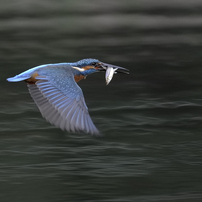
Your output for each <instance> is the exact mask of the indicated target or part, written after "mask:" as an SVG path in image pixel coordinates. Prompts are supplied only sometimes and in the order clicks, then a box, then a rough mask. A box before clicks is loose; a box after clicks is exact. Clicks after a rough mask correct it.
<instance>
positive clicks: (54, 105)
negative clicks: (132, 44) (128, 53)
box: [7, 59, 128, 134]
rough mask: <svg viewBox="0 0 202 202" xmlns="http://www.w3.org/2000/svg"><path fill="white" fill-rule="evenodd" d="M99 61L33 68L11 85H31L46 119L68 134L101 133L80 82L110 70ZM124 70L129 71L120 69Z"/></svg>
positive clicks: (33, 95) (31, 92)
mask: <svg viewBox="0 0 202 202" xmlns="http://www.w3.org/2000/svg"><path fill="white" fill-rule="evenodd" d="M107 65H109V64H105V63H101V62H100V61H99V60H96V59H84V60H80V61H78V62H76V63H57V64H46V65H40V66H37V67H34V68H31V69H29V70H27V71H25V72H23V73H21V74H19V75H16V76H15V77H12V78H8V79H7V80H8V81H10V82H18V81H25V82H27V85H28V89H29V92H30V94H31V96H32V98H33V100H34V101H35V103H36V105H37V106H38V108H39V110H40V112H41V114H42V116H43V117H44V118H45V119H46V120H47V121H49V122H50V123H51V124H53V125H55V126H56V127H59V128H61V129H62V130H67V131H72V132H75V131H83V132H86V133H91V134H99V131H98V130H97V128H96V127H95V125H94V124H93V122H92V120H91V118H90V115H89V113H88V108H87V106H86V104H85V100H84V96H83V93H82V90H81V88H80V87H79V86H78V85H77V82H78V81H80V80H81V79H84V78H85V77H86V76H88V75H89V74H92V73H94V72H98V71H102V70H106V69H107ZM120 71H121V72H124V73H128V70H127V69H125V68H121V67H120Z"/></svg>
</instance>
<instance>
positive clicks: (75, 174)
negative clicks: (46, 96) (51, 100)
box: [0, 0, 202, 202]
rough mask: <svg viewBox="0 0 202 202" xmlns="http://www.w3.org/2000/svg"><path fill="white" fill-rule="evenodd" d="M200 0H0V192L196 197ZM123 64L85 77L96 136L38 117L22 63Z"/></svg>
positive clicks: (42, 199) (200, 195) (200, 194)
mask: <svg viewBox="0 0 202 202" xmlns="http://www.w3.org/2000/svg"><path fill="white" fill-rule="evenodd" d="M201 10H202V1H199V0H198V1H197V0H193V1H189V0H178V1H176V0H170V1H164V0H154V1H150V0H137V1H136V0H135V1H134V0H124V1H123V0H102V1H101V0H100V1H99V0H94V1H91V0H77V1H73V0H63V1H58V0H55V1H48V0H18V1H16V0H9V1H8V0H7V1H5V0H1V1H0V70H1V71H0V72H1V73H0V92H1V108H0V201H2V202H4V201H5V202H13V201H15V202H18V201H20V202H27V201H29V202H32V201H33V202H35V201H37V202H52V201H53V202H55V201H75V202H78V201H86V202H87V201H124V202H125V201H137V202H142V201H155V202H156V201H172V202H179V201H180V202H181V201H183V202H184V201H202V174H201V171H202V133H201V132H202V74H201V73H202V69H201V66H202V32H201V31H202V15H201ZM89 57H91V58H97V59H99V60H100V61H103V62H106V63H111V64H115V65H119V66H123V67H125V68H128V69H130V75H123V74H117V75H115V76H114V78H113V80H112V81H111V83H110V85H109V86H106V85H105V78H104V73H97V74H93V75H91V76H89V77H88V78H87V79H86V80H85V81H81V82H80V83H79V85H80V86H81V88H82V89H83V92H84V95H85V100H86V103H87V105H88V107H89V111H90V114H91V117H92V119H93V121H94V123H95V125H96V126H97V127H98V129H99V130H100V131H101V132H102V134H103V136H102V137H100V138H97V137H94V136H90V135H87V134H69V133H67V132H63V131H61V130H60V129H56V128H55V127H53V126H51V125H50V124H49V123H47V122H46V121H45V120H44V119H43V118H42V117H41V115H40V113H39V112H38V109H37V107H36V106H35V104H34V102H33V101H32V99H31V98H30V95H29V93H28V90H27V87H26V85H25V83H23V82H21V83H8V82H7V81H6V78H7V77H12V76H14V75H16V74H18V73H21V72H22V71H25V70H27V69H29V68H31V67H34V66H37V65H41V64H47V63H57V62H74V61H77V60H80V59H83V58H89Z"/></svg>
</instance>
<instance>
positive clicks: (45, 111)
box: [28, 75, 99, 134]
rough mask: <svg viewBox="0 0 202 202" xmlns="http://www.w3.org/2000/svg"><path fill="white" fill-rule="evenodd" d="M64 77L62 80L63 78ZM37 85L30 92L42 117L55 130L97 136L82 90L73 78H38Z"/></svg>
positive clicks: (30, 86) (30, 85)
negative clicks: (80, 132)
mask: <svg viewBox="0 0 202 202" xmlns="http://www.w3.org/2000/svg"><path fill="white" fill-rule="evenodd" d="M61 77H62V78H61ZM37 79H39V80H38V81H37V82H36V84H35V85H34V84H28V88H29V92H30V94H31V96H32V98H33V100H34V101H35V103H36V104H37V106H38V108H39V110H40V112H41V114H42V116H43V117H44V118H45V119H46V120H47V121H49V122H50V123H51V124H53V125H55V126H56V127H59V128H61V129H62V130H67V131H72V132H75V131H84V132H86V133H91V134H98V133H99V131H98V130H97V128H96V127H95V125H94V124H93V122H92V120H91V118H90V115H89V113H88V108H87V106H86V104H85V100H84V97H83V93H82V90H81V88H80V87H79V86H78V85H77V84H76V82H75V81H74V77H73V75H72V76H69V77H66V76H65V75H64V76H61V75H60V77H57V76H54V77H51V79H50V77H49V78H48V76H47V77H46V76H38V77H37Z"/></svg>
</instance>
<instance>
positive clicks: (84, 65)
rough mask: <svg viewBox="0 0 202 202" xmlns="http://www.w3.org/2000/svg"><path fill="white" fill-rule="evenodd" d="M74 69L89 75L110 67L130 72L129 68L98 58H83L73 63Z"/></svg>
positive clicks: (118, 70)
mask: <svg viewBox="0 0 202 202" xmlns="http://www.w3.org/2000/svg"><path fill="white" fill-rule="evenodd" d="M71 65H72V66H73V68H74V69H77V70H79V71H80V72H81V73H82V74H83V75H85V76H87V75H89V74H91V73H94V72H101V71H106V70H107V69H108V68H109V67H111V68H114V69H116V72H118V73H125V74H129V70H128V69H126V68H123V67H119V66H116V65H112V64H108V63H104V62H100V61H99V60H97V59H92V58H88V59H83V60H80V61H78V62H75V63H71Z"/></svg>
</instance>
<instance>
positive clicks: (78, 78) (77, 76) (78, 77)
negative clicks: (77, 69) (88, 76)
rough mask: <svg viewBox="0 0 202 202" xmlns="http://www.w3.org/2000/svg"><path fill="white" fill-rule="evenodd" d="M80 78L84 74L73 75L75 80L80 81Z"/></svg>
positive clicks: (82, 77) (83, 77)
mask: <svg viewBox="0 0 202 202" xmlns="http://www.w3.org/2000/svg"><path fill="white" fill-rule="evenodd" d="M82 79H85V76H83V75H76V76H74V80H75V81H76V82H79V81H81V80H82Z"/></svg>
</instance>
